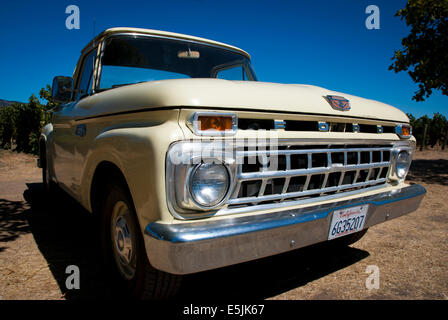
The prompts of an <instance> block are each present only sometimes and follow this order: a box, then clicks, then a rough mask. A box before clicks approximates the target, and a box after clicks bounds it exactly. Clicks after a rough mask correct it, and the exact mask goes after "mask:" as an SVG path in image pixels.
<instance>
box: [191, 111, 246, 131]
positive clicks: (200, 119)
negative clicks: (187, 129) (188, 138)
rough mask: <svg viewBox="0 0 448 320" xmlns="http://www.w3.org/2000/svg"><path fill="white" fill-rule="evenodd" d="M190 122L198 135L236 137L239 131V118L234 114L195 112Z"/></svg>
mask: <svg viewBox="0 0 448 320" xmlns="http://www.w3.org/2000/svg"><path fill="white" fill-rule="evenodd" d="M188 122H189V123H190V124H191V125H192V129H193V132H194V133H196V134H198V135H206V136H221V135H234V134H235V133H236V131H237V130H238V116H237V115H236V114H234V113H218V112H195V113H194V114H193V115H192V116H191V118H190V120H189V121H188Z"/></svg>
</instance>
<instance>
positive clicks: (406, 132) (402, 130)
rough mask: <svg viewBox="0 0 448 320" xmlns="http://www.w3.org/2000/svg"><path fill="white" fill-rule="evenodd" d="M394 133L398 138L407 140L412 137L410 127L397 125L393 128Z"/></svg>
mask: <svg viewBox="0 0 448 320" xmlns="http://www.w3.org/2000/svg"><path fill="white" fill-rule="evenodd" d="M395 133H396V134H398V135H399V136H400V138H404V139H409V138H410V137H411V136H412V127H411V126H410V125H404V124H398V125H397V126H396V127H395Z"/></svg>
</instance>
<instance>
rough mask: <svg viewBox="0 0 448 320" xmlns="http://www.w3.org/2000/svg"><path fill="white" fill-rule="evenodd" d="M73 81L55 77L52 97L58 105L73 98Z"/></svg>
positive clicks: (69, 78)
mask: <svg viewBox="0 0 448 320" xmlns="http://www.w3.org/2000/svg"><path fill="white" fill-rule="evenodd" d="M72 92H73V79H72V78H71V77H60V76H59V77H54V79H53V87H52V93H51V96H52V97H53V100H54V101H55V102H58V103H67V102H69V101H70V100H71V98H72Z"/></svg>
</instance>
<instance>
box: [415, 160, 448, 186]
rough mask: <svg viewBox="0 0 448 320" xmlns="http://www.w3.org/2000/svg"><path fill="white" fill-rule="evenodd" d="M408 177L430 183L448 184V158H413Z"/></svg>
mask: <svg viewBox="0 0 448 320" xmlns="http://www.w3.org/2000/svg"><path fill="white" fill-rule="evenodd" d="M408 179H409V180H412V181H421V182H425V183H429V184H441V185H448V160H445V159H439V160H423V159H419V160H413V161H412V164H411V169H410V172H409V175H408Z"/></svg>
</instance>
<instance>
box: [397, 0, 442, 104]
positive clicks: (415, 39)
mask: <svg viewBox="0 0 448 320" xmlns="http://www.w3.org/2000/svg"><path fill="white" fill-rule="evenodd" d="M395 16H396V17H400V19H401V20H403V19H404V20H405V21H406V25H407V26H410V27H411V32H410V34H409V35H408V36H407V37H406V38H403V40H402V41H401V44H402V45H403V48H402V49H400V50H396V51H395V55H394V57H393V58H392V60H393V63H392V65H391V66H390V67H389V70H394V71H395V72H396V73H397V72H400V71H408V74H409V75H410V76H411V78H412V80H413V81H414V82H415V83H417V84H418V87H419V89H418V90H417V91H416V92H415V94H414V96H413V97H412V99H413V100H416V101H424V100H425V98H428V97H429V96H430V95H431V94H432V90H433V89H436V90H441V92H442V94H444V95H448V54H447V52H448V0H409V1H408V3H407V4H406V6H405V7H404V8H403V9H401V10H399V11H398V12H397V13H396V14H395Z"/></svg>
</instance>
